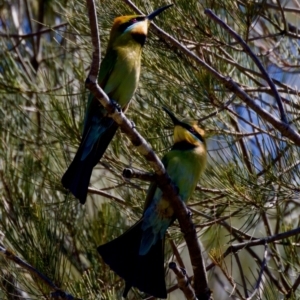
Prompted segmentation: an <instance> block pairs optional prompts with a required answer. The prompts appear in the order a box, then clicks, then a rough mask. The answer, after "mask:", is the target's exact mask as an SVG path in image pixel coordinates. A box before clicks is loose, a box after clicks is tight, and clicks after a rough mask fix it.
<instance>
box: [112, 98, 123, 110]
mask: <svg viewBox="0 0 300 300" xmlns="http://www.w3.org/2000/svg"><path fill="white" fill-rule="evenodd" d="M110 102H111V103H112V105H113V106H114V107H115V109H116V110H117V111H118V112H120V111H121V110H122V107H121V105H120V104H119V103H118V102H117V101H115V100H113V99H110Z"/></svg>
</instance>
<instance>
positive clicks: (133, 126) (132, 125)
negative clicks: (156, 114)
mask: <svg viewBox="0 0 300 300" xmlns="http://www.w3.org/2000/svg"><path fill="white" fill-rule="evenodd" d="M130 123H131V128H132V129H134V128H136V126H135V123H134V122H133V121H131V120H130Z"/></svg>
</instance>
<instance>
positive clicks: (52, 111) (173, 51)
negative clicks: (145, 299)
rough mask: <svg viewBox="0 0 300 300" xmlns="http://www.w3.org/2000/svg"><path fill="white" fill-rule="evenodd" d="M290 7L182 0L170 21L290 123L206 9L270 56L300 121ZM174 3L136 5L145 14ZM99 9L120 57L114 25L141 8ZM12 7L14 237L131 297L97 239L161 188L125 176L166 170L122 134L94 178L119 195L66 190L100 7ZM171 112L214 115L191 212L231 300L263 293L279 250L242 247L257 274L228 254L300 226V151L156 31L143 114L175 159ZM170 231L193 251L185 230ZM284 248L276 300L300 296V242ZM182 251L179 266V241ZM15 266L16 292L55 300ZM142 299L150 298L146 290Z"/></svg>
mask: <svg viewBox="0 0 300 300" xmlns="http://www.w3.org/2000/svg"><path fill="white" fill-rule="evenodd" d="M277 2H278V3H279V2H280V1H277ZM290 2H293V1H290ZM278 3H277V4H276V5H275V4H272V5H271V4H268V2H267V1H221V0H207V1H194V0H191V1H177V3H176V5H175V6H174V7H173V8H172V9H170V10H168V11H167V12H166V13H164V14H162V15H160V16H159V18H157V20H156V24H157V25H159V26H161V27H162V28H163V29H164V30H165V31H166V32H167V33H169V34H170V35H172V36H173V37H174V38H176V39H177V40H178V41H179V42H180V43H182V44H183V45H185V47H187V48H188V49H189V50H190V51H192V52H193V53H194V54H195V55H197V56H198V57H200V58H201V59H202V60H204V61H205V62H206V63H207V64H209V65H210V66H211V67H213V68H214V69H215V70H217V71H218V72H219V73H220V74H222V75H223V76H228V77H231V78H232V79H233V80H234V81H236V82H237V83H238V85H239V86H240V87H242V88H243V89H244V90H245V91H246V92H247V93H248V95H249V96H251V97H252V98H253V99H255V101H256V103H257V105H259V106H260V107H262V108H264V109H265V110H266V111H268V112H269V113H271V114H272V115H273V116H275V117H277V118H280V114H279V112H278V108H277V104H276V102H275V101H274V99H273V94H272V91H271V90H270V88H269V86H268V85H267V84H266V83H265V80H264V78H263V76H262V74H261V72H260V71H259V69H258V68H257V66H255V65H254V63H253V61H252V60H251V58H250V57H249V55H248V54H247V53H245V51H243V50H242V48H241V46H240V45H239V44H238V43H236V42H235V41H234V40H233V39H232V38H231V37H230V36H229V35H228V33H227V32H226V31H225V30H224V29H221V28H220V26H218V25H217V24H216V23H215V22H214V21H213V20H211V19H209V18H208V17H207V16H206V15H205V14H204V9H205V8H210V9H211V10H212V11H214V12H215V13H216V14H217V15H218V16H219V17H220V18H221V19H222V20H223V21H224V22H225V23H226V24H228V25H229V26H230V27H231V28H232V29H234V30H235V31H236V32H237V33H238V34H239V36H241V37H242V38H243V39H244V40H246V41H247V43H248V44H249V45H250V46H251V47H252V49H253V51H254V52H255V53H257V54H259V55H260V59H261V62H262V64H263V65H264V67H265V68H266V69H267V70H268V72H269V74H270V76H271V77H272V78H273V79H274V81H275V83H276V85H277V88H278V90H279V92H280V95H281V97H282V101H283V102H284V105H285V110H286V112H287V115H288V119H289V122H290V124H291V126H292V128H294V129H295V130H297V128H300V122H299V108H300V103H299V97H298V91H297V86H296V83H295V78H296V77H295V75H294V74H293V73H295V72H298V68H299V66H298V58H299V51H298V50H299V43H298V38H299V37H298V33H297V32H294V31H293V30H292V26H289V28H290V29H289V30H288V32H285V35H282V32H283V31H284V30H285V27H284V18H285V21H286V23H287V24H290V22H293V19H292V18H291V16H293V15H292V14H293V13H294V14H295V15H296V13H298V12H297V11H295V12H288V11H287V10H285V8H284V7H281V8H282V10H281V8H280V7H277V9H274V7H273V6H277V5H278ZM164 4H165V3H164V2H162V1H158V0H151V1H150V0H147V1H136V2H135V5H137V7H139V8H140V9H141V10H142V11H143V12H149V11H151V10H153V9H154V8H157V7H159V6H162V5H164ZM96 5H97V9H98V10H97V14H98V18H99V26H100V38H101V51H102V55H104V53H105V48H106V44H107V41H108V35H109V29H110V27H111V24H112V21H113V18H114V17H115V16H118V15H123V14H131V13H133V11H132V10H131V9H130V6H129V5H128V1H121V0H118V1H108V0H103V1H96ZM282 12H283V13H284V18H283V15H282ZM0 16H1V18H0V49H1V50H0V94H1V103H0V119H1V121H0V139H1V140H0V196H1V201H0V234H1V236H0V237H1V243H0V245H1V244H3V246H4V247H5V248H6V249H9V250H10V251H12V252H13V253H14V254H16V255H17V256H19V257H21V258H22V259H23V260H24V261H26V262H27V263H29V264H31V265H32V266H34V267H35V268H36V269H37V270H39V271H40V272H41V273H43V274H44V275H46V276H47V277H49V278H50V279H51V280H52V282H53V283H54V284H55V285H56V286H58V287H59V288H61V289H62V290H64V291H66V292H68V293H71V294H72V295H73V296H75V297H78V298H82V299H119V298H120V295H121V294H122V289H123V286H124V284H123V281H122V280H121V279H120V278H119V277H118V276H117V275H115V274H114V273H113V272H111V271H110V270H109V268H108V266H106V265H105V264H104V263H103V261H102V260H101V257H100V256H99V255H98V253H97V251H96V247H97V246H98V245H100V244H102V243H105V242H108V241H110V240H112V239H113V238H115V237H117V236H119V235H120V234H121V233H123V232H124V231H125V230H126V228H128V226H130V225H132V224H133V223H134V222H136V221H137V220H138V219H139V218H140V217H141V214H142V209H143V204H144V200H145V196H146V192H147V187H148V183H145V182H141V181H140V180H131V181H125V180H124V179H123V177H122V176H121V174H122V170H123V169H124V168H125V167H131V168H133V169H138V170H142V171H145V172H148V171H152V170H151V168H150V166H149V164H147V162H146V161H145V159H144V158H143V157H142V156H141V155H140V154H139V153H137V151H136V149H135V148H134V147H133V146H132V145H131V143H130V141H129V140H128V138H127V137H126V136H125V134H124V133H122V132H121V131H120V130H119V131H118V133H117V134H116V136H115V138H114V140H113V142H112V143H111V145H110V147H109V149H108V150H107V151H106V153H105V155H104V157H103V159H102V160H101V162H99V164H98V165H97V166H96V167H95V169H94V171H93V176H92V179H91V186H92V187H93V188H96V189H99V190H102V191H104V192H106V193H108V194H109V195H111V197H109V196H107V197H104V196H99V195H97V194H96V193H94V192H90V193H89V195H88V199H87V203H86V205H85V206H81V205H80V204H78V201H77V200H76V199H74V198H73V197H72V196H71V195H69V194H68V193H67V191H65V190H64V189H63V188H62V186H61V184H60V179H61V176H62V174H63V172H64V171H65V170H66V168H67V166H68V165H69V163H70V162H71V160H72V158H73V156H74V154H75V151H76V149H77V147H78V145H79V142H80V137H81V130H82V123H83V119H84V112H85V107H86V102H87V94H88V93H87V91H86V90H85V87H84V82H85V78H86V74H87V71H88V69H89V67H90V62H91V55H92V46H91V41H90V29H89V22H88V21H89V20H88V17H87V10H86V3H85V1H79V0H71V1H58V0H48V1H43V0H39V1H34V0H24V5H21V4H20V2H19V1H15V0H7V1H2V2H1V1H0ZM296 16H297V15H296ZM64 23H65V24H64ZM59 24H62V26H58V25H59ZM290 25H291V24H290ZM292 25H293V24H292ZM48 28H49V30H46V29H48ZM41 30H42V31H41ZM28 33H30V34H28ZM31 33H34V34H32V35H31ZM268 51H269V52H268ZM162 105H165V106H167V107H170V108H171V109H172V111H174V112H175V113H176V114H177V115H178V116H180V117H192V118H195V119H197V120H199V123H200V126H201V127H203V128H205V130H206V132H207V134H208V149H209V163H208V167H207V171H206V172H205V174H204V176H203V178H202V179H201V182H200V183H199V184H201V186H200V185H199V187H198V188H197V190H196V192H195V193H194V194H193V196H192V199H190V202H189V205H190V207H191V210H192V212H193V218H194V220H195V223H196V226H197V228H199V237H200V239H201V241H202V243H203V247H204V250H205V251H206V252H210V254H211V255H210V256H211V257H210V259H207V261H206V264H207V265H208V264H209V263H210V262H211V260H213V261H215V262H216V264H217V267H215V268H213V269H211V270H210V271H209V283H210V286H211V289H212V290H213V292H214V297H215V299H228V297H229V295H233V296H235V297H239V298H240V299H245V298H247V297H246V296H245V293H244V288H243V280H242V279H243V278H244V279H245V281H246V285H247V287H246V289H247V290H248V294H249V295H250V294H251V293H252V292H253V290H254V288H255V285H256V283H257V280H258V273H259V272H260V270H261V268H262V267H261V266H262V261H263V257H264V247H263V246H257V247H250V248H247V249H243V250H240V252H238V254H237V255H238V256H239V257H240V260H241V261H242V262H243V263H242V265H243V266H244V268H243V272H240V267H239V266H238V262H237V260H236V258H235V257H234V256H233V255H230V256H228V257H226V258H222V257H221V254H222V253H223V252H224V251H225V250H226V249H227V247H228V246H229V245H231V244H236V243H239V242H245V241H251V240H253V239H255V238H260V237H264V236H271V235H276V234H278V233H280V232H286V231H288V230H291V229H294V228H296V227H299V220H298V219H299V217H298V216H299V176H300V168H299V155H300V151H299V147H297V146H295V144H294V143H293V142H292V141H291V140H290V139H289V138H287V137H285V136H283V135H281V134H280V132H279V130H278V128H275V127H273V126H271V124H270V123H269V121H268V119H266V118H262V117H260V116H258V115H257V113H255V112H254V111H253V110H251V109H250V108H249V107H247V106H246V104H245V103H244V102H243V100H242V99H239V98H238V97H236V96H235V95H234V94H233V93H232V92H230V91H228V90H226V89H225V88H224V86H223V84H222V83H221V82H219V81H218V80H217V79H216V78H215V77H214V76H213V75H212V73H211V72H209V71H207V70H206V69H204V68H203V67H202V66H201V65H199V64H197V63H196V62H195V61H194V60H192V58H191V57H188V56H187V55H185V54H183V53H182V52H181V51H180V50H179V49H177V48H176V47H175V46H174V45H172V44H171V43H170V42H165V41H164V40H163V38H158V37H157V36H156V35H155V34H154V33H153V32H151V33H150V34H149V38H148V40H147V43H146V45H145V48H144V51H143V60H142V74H141V79H140V84H139V88H138V90H137V92H136V94H135V96H134V99H133V101H132V102H131V105H130V108H129V110H128V112H127V116H128V117H129V119H131V120H132V121H133V122H134V123H135V125H136V128H137V130H138V131H139V132H140V133H141V134H142V135H143V136H144V137H145V138H146V140H147V141H148V142H149V143H150V144H151V145H152V147H153V149H154V150H155V151H156V153H157V154H158V155H159V156H160V157H162V155H163V154H164V153H165V152H166V151H167V150H168V149H169V148H170V146H171V144H172V136H171V135H172V134H171V130H169V129H170V128H171V127H170V122H169V121H168V120H167V118H166V117H165V114H164V113H163V111H162V110H161V106H162ZM201 120H203V121H201ZM115 198H119V199H121V200H123V202H122V204H121V201H116V200H115ZM170 233H171V236H172V238H173V240H174V241H175V243H176V245H181V246H182V243H183V237H182V235H181V233H180V228H179V226H178V224H177V223H175V225H174V226H172V227H171V228H170ZM180 248H181V247H180ZM249 249H250V250H249ZM269 249H270V250H269V255H270V257H271V259H270V261H269V262H268V264H267V266H266V268H265V270H264V275H263V279H262V281H261V282H260V285H259V292H258V294H259V297H260V299H297V298H299V297H300V295H299V288H298V289H297V287H298V285H299V283H298V285H297V282H299V276H300V258H299V236H297V235H295V236H293V237H291V238H286V239H283V240H279V239H278V241H276V242H274V243H272V244H270V245H269ZM120 251H122V249H120ZM166 252H167V255H166V257H167V259H168V258H169V257H171V254H170V253H171V250H170V248H169V245H168V244H167V251H166ZM0 266H1V268H0V298H1V299H23V298H24V299H25V298H27V299H41V298H43V299H50V293H51V292H53V290H51V289H50V288H49V286H47V285H46V284H45V283H43V282H42V281H41V280H40V278H38V277H37V276H35V275H33V274H32V273H31V272H29V271H28V270H26V269H24V268H22V267H20V266H18V265H17V264H15V263H14V262H13V261H10V260H8V259H6V258H5V256H0ZM187 268H188V269H189V266H187ZM166 273H168V272H167V271H166ZM191 274H192V271H191V270H190V271H189V275H191ZM167 279H168V280H167V284H168V286H169V287H171V286H173V284H174V280H173V277H171V276H170V275H169V274H168V275H167ZM295 285H296V286H295ZM13 295H15V296H13ZM176 295H177V296H178V299H182V297H183V296H182V294H180V292H178V294H176V292H175V293H171V294H170V296H169V297H170V299H176V297H177V296H176ZM17 297H18V298H17ZM129 297H130V299H140V298H141V295H140V293H139V292H138V291H132V292H131V293H130V295H129Z"/></svg>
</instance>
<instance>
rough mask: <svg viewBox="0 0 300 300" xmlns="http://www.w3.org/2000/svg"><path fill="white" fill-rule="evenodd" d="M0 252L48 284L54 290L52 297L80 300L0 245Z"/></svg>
mask: <svg viewBox="0 0 300 300" xmlns="http://www.w3.org/2000/svg"><path fill="white" fill-rule="evenodd" d="M0 253H1V254H2V255H3V256H5V257H6V258H7V259H9V260H11V261H13V262H15V263H16V264H17V265H19V266H21V267H22V268H24V269H25V270H27V271H29V272H30V273H32V274H34V275H35V276H37V278H39V279H40V280H42V281H43V282H44V283H45V284H46V285H47V286H49V287H50V288H51V289H52V290H54V292H53V293H52V294H51V296H52V297H57V296H58V295H59V296H60V298H61V299H68V300H81V299H79V298H76V297H74V296H72V295H70V294H68V293H66V292H64V291H62V290H61V289H60V288H58V287H57V286H56V285H55V284H54V283H53V282H52V281H51V280H50V279H49V278H48V277H47V276H45V275H44V274H42V273H41V272H40V271H38V270H37V269H35V268H34V267H33V266H31V265H30V264H28V263H27V262H25V261H24V260H22V259H21V258H19V257H18V256H16V255H15V254H14V253H12V252H11V251H9V250H7V249H5V248H4V247H2V246H0Z"/></svg>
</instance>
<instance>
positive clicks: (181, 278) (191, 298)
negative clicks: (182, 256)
mask: <svg viewBox="0 0 300 300" xmlns="http://www.w3.org/2000/svg"><path fill="white" fill-rule="evenodd" d="M169 268H170V269H171V270H172V271H173V272H174V273H175V275H176V278H177V282H178V287H179V288H180V289H181V290H182V292H183V294H184V296H185V297H186V299H187V300H197V298H196V295H195V292H194V290H193V288H192V287H191V282H190V280H189V278H188V276H187V274H186V271H185V270H184V269H183V268H179V267H177V265H176V263H175V262H171V263H169Z"/></svg>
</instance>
